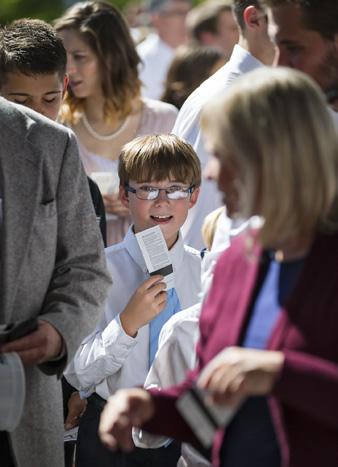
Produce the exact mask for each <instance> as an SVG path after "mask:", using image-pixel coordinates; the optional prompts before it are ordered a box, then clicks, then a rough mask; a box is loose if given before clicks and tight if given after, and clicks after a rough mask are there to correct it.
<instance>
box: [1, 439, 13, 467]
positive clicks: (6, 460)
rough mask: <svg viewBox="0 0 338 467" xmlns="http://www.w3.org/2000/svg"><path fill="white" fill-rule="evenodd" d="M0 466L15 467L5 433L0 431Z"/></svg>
mask: <svg viewBox="0 0 338 467" xmlns="http://www.w3.org/2000/svg"><path fill="white" fill-rule="evenodd" d="M0 465H1V467H15V465H14V461H13V457H12V453H11V448H10V445H9V440H8V433H7V431H0Z"/></svg>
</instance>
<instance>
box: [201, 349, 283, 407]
mask: <svg viewBox="0 0 338 467" xmlns="http://www.w3.org/2000/svg"><path fill="white" fill-rule="evenodd" d="M283 363H284V355H283V353H282V352H274V351H270V350H256V349H246V348H242V347H228V348H227V349H225V350H224V351H223V352H221V353H220V354H218V355H217V356H216V357H215V358H214V359H213V360H212V361H211V362H210V363H209V364H208V365H207V366H206V367H205V369H204V370H203V371H202V373H201V376H200V378H199V380H198V386H200V387H201V388H203V389H205V390H206V391H207V392H208V395H209V397H210V398H211V401H212V402H213V403H216V404H220V405H229V406H231V407H237V406H238V405H239V404H240V403H241V402H242V400H243V399H245V398H246V397H248V396H254V395H256V396H258V395H261V396H263V395H267V394H269V393H270V392H271V390H272V387H273V385H274V382H275V381H276V379H277V376H278V374H279V372H280V370H281V368H282V366H283Z"/></svg>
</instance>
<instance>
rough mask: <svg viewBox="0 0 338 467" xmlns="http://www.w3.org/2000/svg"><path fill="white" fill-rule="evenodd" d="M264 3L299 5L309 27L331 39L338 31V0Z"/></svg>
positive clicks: (268, 0) (268, 1)
mask: <svg viewBox="0 0 338 467" xmlns="http://www.w3.org/2000/svg"><path fill="white" fill-rule="evenodd" d="M264 3H265V5H266V6H268V7H274V6H281V5H288V4H290V5H295V6H299V7H300V8H301V9H302V12H303V23H304V26H305V27H306V28H307V29H311V30H312V31H316V32H318V33H319V34H320V35H321V36H323V37H325V38H326V39H330V40H332V39H333V38H334V35H335V34H337V33H338V2H337V0H264Z"/></svg>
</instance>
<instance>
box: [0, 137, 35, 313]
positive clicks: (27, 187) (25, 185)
mask: <svg viewBox="0 0 338 467" xmlns="http://www.w3.org/2000/svg"><path fill="white" fill-rule="evenodd" d="M10 136H11V137H12V138H13V137H17V134H15V133H13V134H12V135H10ZM8 138H9V137H8ZM1 139H2V138H1V136H0V141H1ZM11 142H12V141H11ZM1 146H2V148H6V150H5V151H3V154H5V155H3V156H2V157H1V164H2V171H3V234H2V263H3V264H2V266H3V270H2V284H3V287H1V289H2V293H1V294H0V295H1V297H0V305H1V308H0V310H2V311H1V315H0V319H2V320H4V321H6V322H7V321H9V320H10V316H11V313H12V307H13V304H14V300H15V296H16V292H17V288H18V286H19V284H20V270H21V266H22V263H23V261H24V260H25V258H26V254H27V250H28V248H27V247H28V246H29V241H30V235H31V231H32V227H33V221H34V210H35V209H36V206H37V202H38V192H39V188H40V184H39V166H38V165H37V162H36V159H34V154H33V151H32V146H31V145H30V143H29V142H28V141H25V140H23V141H22V142H21V144H19V142H15V144H13V143H12V144H8V141H4V140H3V141H2V144H1Z"/></svg>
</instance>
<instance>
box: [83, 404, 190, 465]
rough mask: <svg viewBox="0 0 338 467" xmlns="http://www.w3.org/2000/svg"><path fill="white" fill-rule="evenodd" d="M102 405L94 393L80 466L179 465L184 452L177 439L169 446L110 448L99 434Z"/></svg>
mask: <svg viewBox="0 0 338 467" xmlns="http://www.w3.org/2000/svg"><path fill="white" fill-rule="evenodd" d="M101 401H103V399H102V400H101ZM102 405H103V404H102V402H101V403H100V398H99V396H97V395H95V396H94V398H93V396H91V397H90V398H89V400H88V405H87V409H86V411H85V413H84V414H83V416H82V417H81V419H80V425H79V432H78V439H77V445H76V467H176V464H177V461H178V459H179V457H180V455H181V446H180V444H179V443H176V442H172V443H171V444H170V445H169V446H168V447H166V448H159V449H140V448H136V449H135V450H134V451H132V452H130V453H123V452H120V451H118V452H112V451H110V450H108V449H106V448H105V447H104V446H103V444H102V443H101V441H100V439H99V437H98V434H97V432H98V427H99V421H100V415H101V412H102V408H103V407H102Z"/></svg>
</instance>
